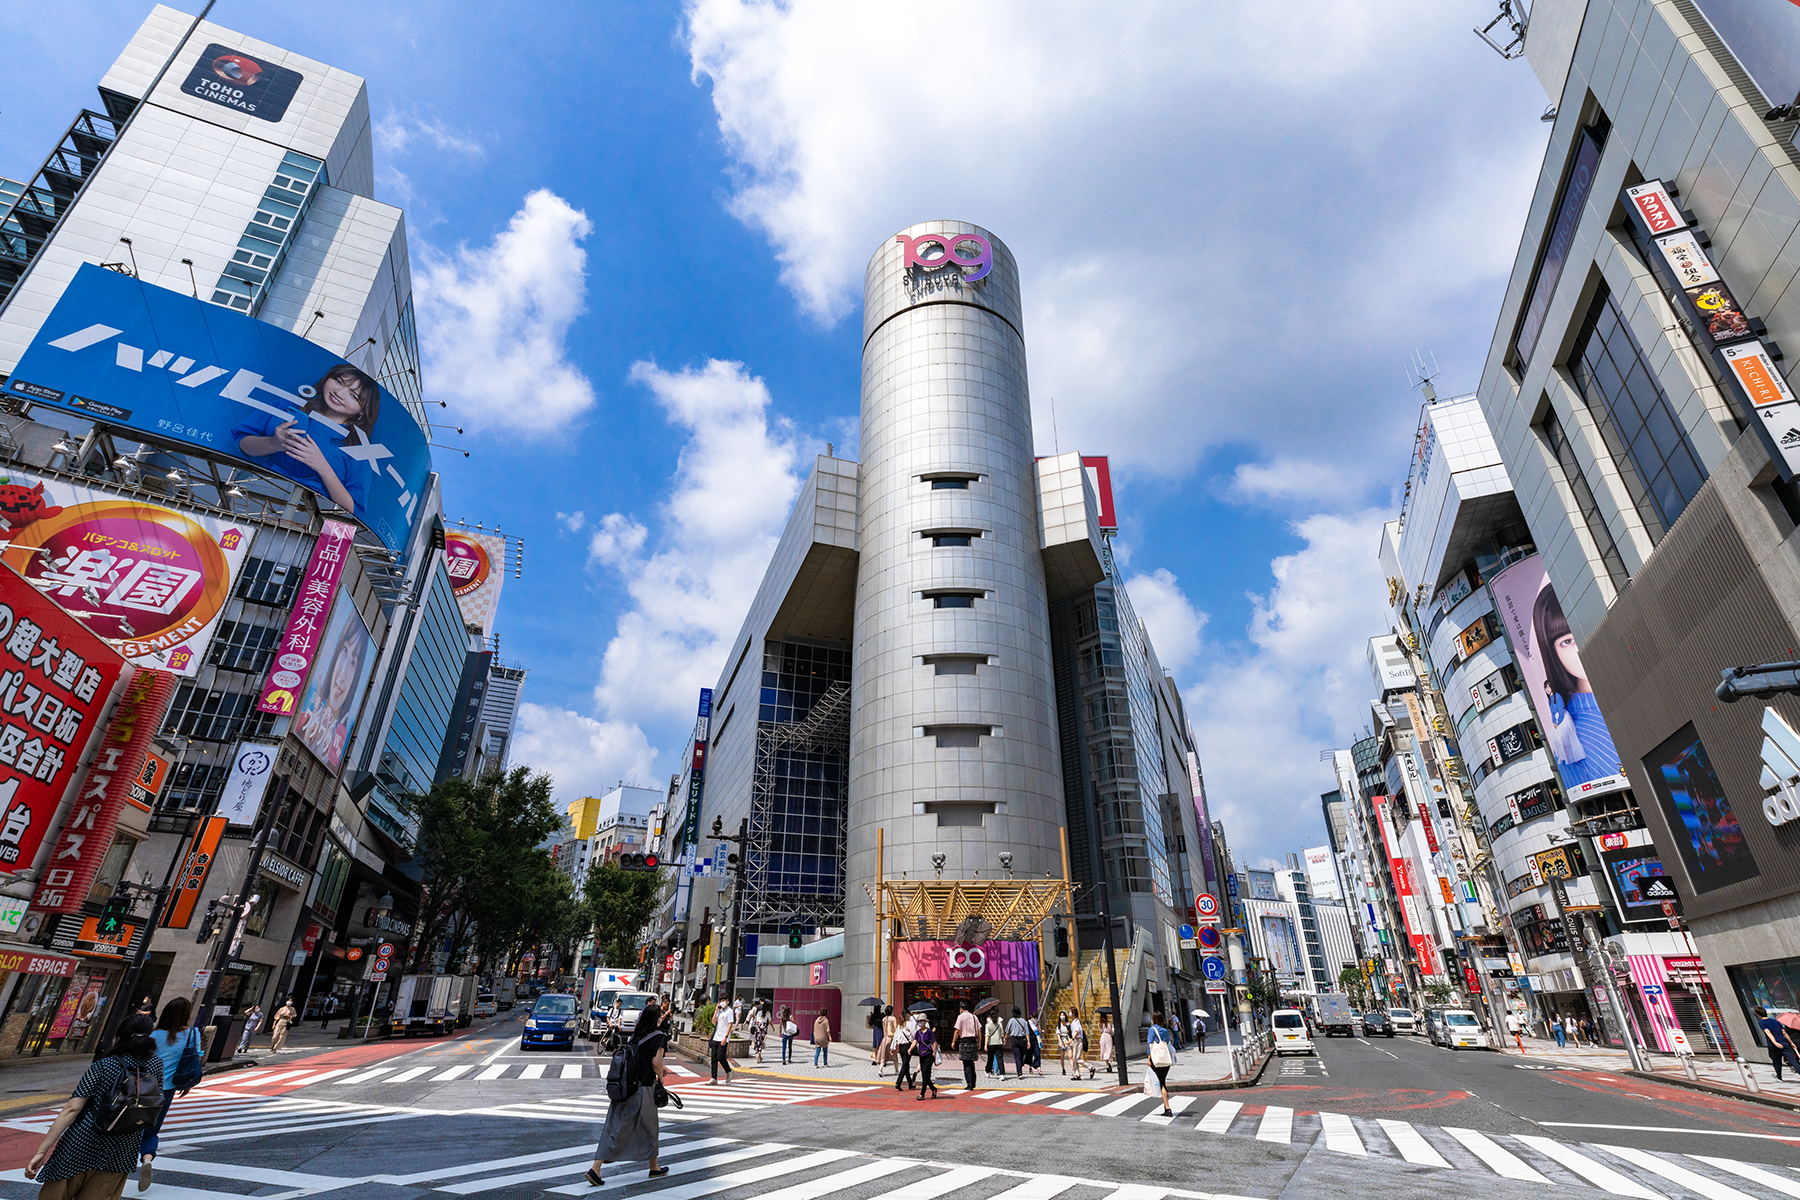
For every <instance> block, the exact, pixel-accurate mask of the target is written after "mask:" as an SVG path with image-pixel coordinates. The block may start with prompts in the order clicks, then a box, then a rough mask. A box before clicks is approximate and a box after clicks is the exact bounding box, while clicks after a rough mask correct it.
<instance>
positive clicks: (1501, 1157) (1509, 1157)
mask: <svg viewBox="0 0 1800 1200" xmlns="http://www.w3.org/2000/svg"><path fill="white" fill-rule="evenodd" d="M1444 1132H1445V1133H1447V1134H1449V1135H1450V1136H1451V1137H1453V1138H1455V1139H1456V1140H1457V1141H1459V1142H1461V1143H1462V1144H1463V1147H1464V1148H1465V1149H1466V1150H1468V1152H1469V1153H1470V1154H1473V1155H1474V1156H1475V1157H1476V1158H1479V1159H1480V1160H1481V1161H1482V1162H1484V1163H1486V1164H1487V1165H1488V1169H1489V1170H1491V1171H1493V1172H1494V1174H1496V1175H1499V1176H1501V1177H1502V1178H1505V1179H1517V1180H1520V1181H1522V1182H1525V1183H1549V1182H1550V1181H1549V1180H1548V1179H1545V1178H1544V1177H1543V1176H1542V1175H1540V1174H1538V1173H1537V1172H1536V1171H1534V1170H1533V1169H1532V1168H1531V1167H1530V1166H1529V1165H1527V1164H1526V1163H1525V1161H1524V1160H1523V1159H1521V1158H1519V1156H1518V1155H1516V1154H1514V1153H1513V1152H1512V1151H1510V1150H1507V1149H1505V1148H1504V1147H1502V1146H1500V1145H1499V1144H1498V1143H1497V1142H1495V1141H1494V1140H1493V1139H1492V1138H1490V1137H1488V1136H1487V1135H1486V1134H1485V1133H1477V1132H1476V1131H1475V1130H1473V1129H1455V1128H1452V1127H1450V1126H1448V1125H1446V1126H1444Z"/></svg>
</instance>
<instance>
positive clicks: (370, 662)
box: [294, 587, 375, 775]
mask: <svg viewBox="0 0 1800 1200" xmlns="http://www.w3.org/2000/svg"><path fill="white" fill-rule="evenodd" d="M318 661H319V665H320V667H321V668H322V669H321V670H316V671H314V672H313V673H312V678H311V679H310V680H308V681H307V685H306V695H305V696H304V697H303V698H302V699H301V701H300V712H299V714H298V715H297V716H295V717H294V736H295V737H297V738H299V739H300V744H301V745H303V746H305V747H306V748H307V749H308V750H311V751H312V752H313V754H314V755H315V756H317V757H318V759H319V761H320V762H322V763H324V764H325V766H326V767H327V768H329V769H330V771H331V773H332V774H333V775H336V774H338V773H339V772H340V771H342V770H343V767H344V747H346V746H348V745H349V744H350V735H351V734H352V733H354V732H355V731H356V716H357V713H358V712H359V711H360V709H361V708H362V698H363V690H364V686H365V685H366V684H367V683H368V681H369V672H370V671H372V670H374V669H375V639H374V638H373V637H370V636H369V627H368V626H367V625H364V624H363V619H362V614H361V613H359V612H357V611H356V604H355V602H354V601H352V600H351V599H350V593H348V592H346V591H345V590H344V589H343V588H341V587H340V588H339V589H338V594H337V603H336V604H334V605H332V607H331V623H330V624H329V625H327V626H326V627H325V637H324V639H323V640H322V641H321V642H320V643H319V658H318Z"/></svg>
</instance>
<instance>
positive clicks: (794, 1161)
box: [656, 1150, 856, 1200]
mask: <svg viewBox="0 0 1800 1200" xmlns="http://www.w3.org/2000/svg"><path fill="white" fill-rule="evenodd" d="M854 1157H856V1151H854V1150H815V1151H814V1152H813V1153H811V1154H803V1155H801V1156H800V1157H799V1158H791V1159H788V1160H787V1161H785V1162H776V1163H763V1164H762V1165H760V1166H755V1167H749V1168H746V1169H745V1170H742V1171H733V1172H732V1173H731V1174H729V1175H721V1176H720V1177H718V1178H717V1179H697V1180H695V1181H694V1182H693V1183H685V1184H682V1185H680V1186H679V1187H672V1188H661V1189H658V1190H657V1193H656V1195H657V1198H658V1200H699V1197H701V1196H710V1195H711V1194H712V1193H714V1192H726V1191H730V1190H731V1189H732V1188H736V1187H742V1186H744V1185H745V1184H750V1183H763V1182H765V1181H767V1180H770V1179H779V1178H780V1177H781V1176H783V1175H794V1174H797V1173H799V1172H801V1171H810V1170H812V1169H813V1168H814V1167H823V1166H825V1165H826V1164H828V1163H834V1162H838V1161H839V1160H841V1159H846V1158H854Z"/></svg>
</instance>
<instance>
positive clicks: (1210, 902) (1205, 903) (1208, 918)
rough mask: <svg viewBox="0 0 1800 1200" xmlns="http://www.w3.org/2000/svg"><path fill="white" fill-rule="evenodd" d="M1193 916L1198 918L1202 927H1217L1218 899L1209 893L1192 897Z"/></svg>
mask: <svg viewBox="0 0 1800 1200" xmlns="http://www.w3.org/2000/svg"><path fill="white" fill-rule="evenodd" d="M1194 916H1196V917H1198V918H1199V920H1200V923H1201V924H1202V925H1217V924H1218V923H1219V898H1218V897H1217V896H1215V895H1213V894H1212V893H1211V892H1201V893H1200V894H1199V895H1198V896H1196V897H1194Z"/></svg>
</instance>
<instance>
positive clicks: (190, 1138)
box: [163, 1112, 423, 1150]
mask: <svg viewBox="0 0 1800 1200" xmlns="http://www.w3.org/2000/svg"><path fill="white" fill-rule="evenodd" d="M421 1115H423V1114H420V1113H409V1112H408V1113H389V1114H387V1115H385V1116H380V1117H359V1118H357V1119H355V1120H350V1121H346V1120H344V1119H342V1118H324V1119H320V1120H314V1121H311V1122H309V1123H306V1124H300V1125H285V1126H278V1127H275V1128H270V1129H266V1130H264V1131H263V1136H265V1137H281V1136H285V1135H287V1134H291V1133H311V1132H313V1131H314V1130H316V1129H341V1128H344V1127H346V1126H349V1125H381V1124H384V1123H386V1122H388V1121H410V1120H412V1119H413V1118H414V1117H417V1116H421ZM248 1132H250V1131H247V1130H238V1131H236V1132H234V1133H212V1134H204V1135H202V1134H198V1133H196V1134H186V1133H179V1134H173V1135H166V1136H165V1137H164V1142H163V1148H164V1149H165V1150H167V1149H170V1148H172V1147H174V1146H202V1145H205V1144H206V1143H208V1142H230V1141H235V1140H237V1139H239V1138H242V1137H244V1136H246V1135H247V1133H248Z"/></svg>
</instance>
